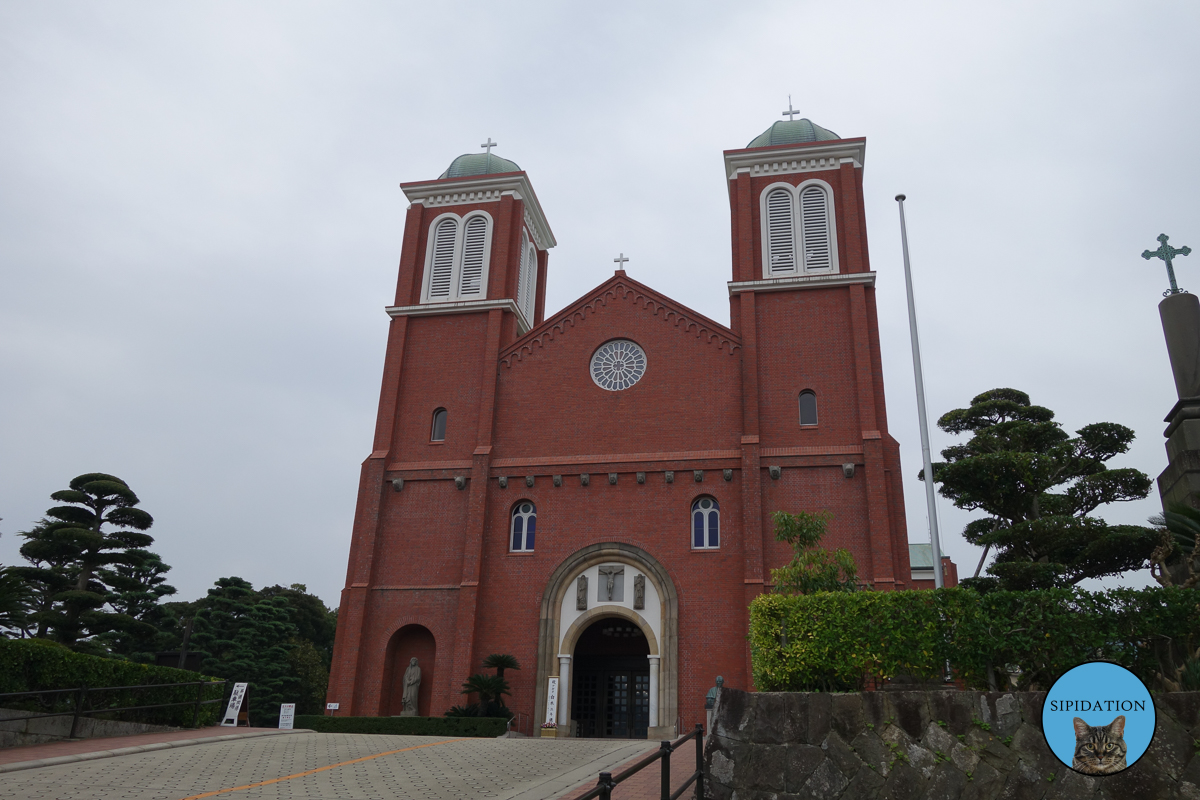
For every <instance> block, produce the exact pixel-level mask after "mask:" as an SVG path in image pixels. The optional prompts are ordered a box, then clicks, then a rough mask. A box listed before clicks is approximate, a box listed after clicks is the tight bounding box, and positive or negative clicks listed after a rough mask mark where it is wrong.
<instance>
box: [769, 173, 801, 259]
mask: <svg viewBox="0 0 1200 800" xmlns="http://www.w3.org/2000/svg"><path fill="white" fill-rule="evenodd" d="M792 208H793V206H792V193H791V192H789V191H788V190H787V189H776V190H775V191H773V192H771V194H770V195H768V196H767V260H768V262H769V263H768V264H767V274H769V275H787V274H790V273H793V272H795V271H796V246H795V224H794V220H793V213H792Z"/></svg>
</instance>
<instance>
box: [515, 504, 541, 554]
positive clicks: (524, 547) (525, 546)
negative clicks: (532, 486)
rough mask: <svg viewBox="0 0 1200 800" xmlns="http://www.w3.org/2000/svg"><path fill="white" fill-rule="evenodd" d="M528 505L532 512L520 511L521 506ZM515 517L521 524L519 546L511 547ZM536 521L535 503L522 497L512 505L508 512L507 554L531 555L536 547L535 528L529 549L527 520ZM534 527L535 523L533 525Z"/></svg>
mask: <svg viewBox="0 0 1200 800" xmlns="http://www.w3.org/2000/svg"><path fill="white" fill-rule="evenodd" d="M526 503H528V504H529V505H530V506H532V507H533V511H531V512H529V513H528V514H526V513H524V512H522V511H521V506H523V505H525V504H526ZM517 517H520V518H521V520H522V522H521V546H520V547H513V546H512V544H513V533H514V530H513V529H514V528H515V527H516V524H517ZM531 517H532V518H533V519H534V520H536V519H537V503H535V502H533V501H532V500H530V499H529V498H528V497H523V498H521V499H520V500H518V501H517V502H515V503H513V505H512V510H511V511H509V512H508V552H510V553H532V552H534V549H535V548H536V547H537V532H536V528H535V532H534V541H533V544H534V546H533V547H529V520H530V518H531ZM535 525H536V523H535Z"/></svg>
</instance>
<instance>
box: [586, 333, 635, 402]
mask: <svg viewBox="0 0 1200 800" xmlns="http://www.w3.org/2000/svg"><path fill="white" fill-rule="evenodd" d="M644 374H646V352H645V351H644V350H642V348H641V347H639V346H637V345H636V344H634V343H633V342H631V341H629V340H628V339H614V340H613V341H611V342H605V343H604V344H603V345H601V346H600V349H599V350H597V351H596V353H595V355H593V356H592V380H594V381H595V382H596V385H597V386H599V387H600V388H601V389H607V390H608V391H610V392H619V391H621V390H622V389H628V388H629V387H630V386H633V385H634V384H635V383H637V382H638V381H640V380H641V379H642V376H643V375H644Z"/></svg>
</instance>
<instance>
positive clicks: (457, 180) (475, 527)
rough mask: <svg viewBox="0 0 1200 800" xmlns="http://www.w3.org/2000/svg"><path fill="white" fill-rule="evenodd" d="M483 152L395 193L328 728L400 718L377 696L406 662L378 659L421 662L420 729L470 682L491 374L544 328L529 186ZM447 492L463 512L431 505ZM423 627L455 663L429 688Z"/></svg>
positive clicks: (441, 658)
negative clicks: (391, 263) (357, 719)
mask: <svg viewBox="0 0 1200 800" xmlns="http://www.w3.org/2000/svg"><path fill="white" fill-rule="evenodd" d="M481 146H482V147H485V148H486V152H485V153H471V154H466V155H462V156H459V157H458V158H456V159H454V161H453V163H451V164H450V167H449V168H448V169H447V170H446V171H445V172H443V173H442V174H441V176H439V177H438V178H437V179H436V180H428V181H416V182H412V183H403V184H401V186H400V188H401V190H402V191H403V192H404V194H405V196H406V197H407V198H408V200H409V201H410V203H411V205H410V206H409V208H408V213H407V217H406V220H405V228H404V239H403V244H402V249H401V256H400V267H399V279H398V281H397V285H396V300H395V305H393V306H392V307H390V308H388V309H387V313H388V315H389V316H390V317H391V327H390V330H389V333H388V344H387V354H386V358H385V362H384V371H383V385H382V387H381V391H380V402H379V411H378V416H377V418H376V424H375V439H374V445H373V447H372V452H371V455H370V456H369V457H368V458H367V459H366V461H364V462H363V465H362V470H361V477H360V483H359V492H358V504H357V509H356V512H355V519H354V532H353V539H352V543H351V550H350V560H349V567H348V569H347V576H346V588H345V589H344V590H343V592H342V599H341V606H340V612H339V622H338V636H337V643H336V646H335V649H334V655H333V663H332V667H331V674H330V680H329V694H328V697H329V698H330V700H331V701H336V702H338V703H339V705H340V708H339V709H338V711H337V712H336V713H337V714H339V715H371V716H374V715H382V716H387V715H390V714H399V713H400V708H401V706H400V703H401V698H400V697H399V693H398V692H395V691H389V690H388V688H385V689H384V691H382V692H380V691H379V687H380V686H384V687H392V686H394V685H395V682H396V680H395V679H396V678H397V677H398V676H399V675H402V674H403V672H404V668H405V666H406V664H400V665H398V666H397V665H396V664H395V663H394V662H395V661H396V660H397V659H396V658H393V654H392V653H391V652H387V653H384V652H377V650H378V648H379V647H380V646H386V647H388V648H390V649H396V650H400V649H403V651H404V652H406V653H417V654H419V655H421V656H422V657H421V658H420V664H421V669H422V670H423V673H424V674H423V676H422V682H421V691H420V695H421V696H420V701H419V704H418V713H419V714H420V715H422V716H424V715H428V714H429V713H430V711H431V709H438V710H439V713H440V709H444V708H447V707H449V706H450V705H452V704H453V703H455V702H459V699H458V698H459V694H458V691H457V689H458V686H457V683H455V682H454V679H453V677H452V676H465V675H468V674H470V671H471V670H470V666H471V665H470V663H469V662H470V658H471V644H472V642H471V639H472V636H473V633H474V628H475V624H474V620H475V618H476V595H477V591H478V588H477V587H478V583H479V570H480V554H481V547H482V539H483V532H484V523H485V520H484V500H485V494H486V490H487V475H488V470H489V465H490V459H491V449H492V437H493V419H494V409H495V392H496V363H497V359H498V355H499V353H500V351H501V350H502V349H504V348H505V347H507V346H508V345H510V344H511V343H512V342H513V341H515V340H516V339H517V338H518V337H519V336H521V335H523V334H524V333H525V332H526V331H528V330H529V329H530V328H532V327H534V326H536V325H537V324H539V323H540V322H541V321H542V317H543V314H544V305H545V286H546V267H547V253H548V251H549V249H550V248H551V247H554V245H555V240H554V234H553V233H552V232H551V230H550V226H549V225H548V224H547V222H546V218H545V215H544V214H543V213H542V208H541V205H540V204H539V203H538V200H537V195H535V194H534V191H533V186H532V185H531V184H530V182H529V177H528V176H527V175H526V174H525V172H523V171H522V170H521V168H520V167H519V166H517V165H516V164H515V163H513V162H512V161H509V160H508V159H505V158H501V157H500V156H498V155H495V154H493V153H492V152H491V148H492V147H493V146H494V143H493V142H492V141H491V139H490V138H489V139H488V142H487V143H486V144H485V145H481ZM394 463H405V464H407V465H409V466H411V465H413V464H423V465H424V466H425V467H426V469H425V470H424V472H427V473H428V474H427V475H425V474H424V472H423V473H422V474H421V475H420V476H419V477H420V478H422V480H411V478H412V477H413V473H412V472H411V471H409V472H406V473H405V474H408V475H409V476H410V482H409V485H408V486H405V481H404V480H403V479H400V478H395V479H393V478H392V476H389V475H388V474H387V472H388V469H389V465H391V464H394ZM447 481H453V483H454V485H455V486H456V488H457V489H458V490H459V491H460V492H464V493H466V494H467V495H469V497H467V498H464V499H465V500H466V502H465V503H459V502H456V503H454V504H452V505H453V507H449V506H447V504H446V503H445V502H444V498H441V497H439V495H438V494H437V487H438V486H439V485H446V482H447ZM452 494H453V493H452ZM450 517H453V519H449V518H450ZM418 621H419V623H420V624H419V625H418V624H416V623H417V622H418ZM408 623H413V624H411V625H408V626H407V627H406V625H407V624H408ZM424 626H429V627H431V628H433V629H434V630H435V633H436V634H437V638H436V648H437V649H438V650H445V649H446V648H451V649H452V650H453V656H452V658H451V659H450V661H449V663H452V665H453V667H452V670H450V671H449V672H450V674H446V675H438V674H435V663H436V664H446V663H448V662H447V660H446V659H445V656H446V655H447V654H446V653H439V654H438V657H437V658H436V659H435V654H434V652H433V648H434V647H435V644H434V640H433V638H432V637H430V635H429V629H428V628H426V627H424ZM409 628H411V635H409V633H407V632H406V631H408V629H409ZM406 637H407V638H406ZM381 643H382V645H381ZM397 669H398V671H399V672H398V675H397V676H393V675H390V674H384V673H385V672H394V671H396V670H397ZM443 671H445V670H444V668H443ZM458 680H459V681H461V680H462V678H461V677H459V678H458Z"/></svg>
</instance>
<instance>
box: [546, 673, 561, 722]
mask: <svg viewBox="0 0 1200 800" xmlns="http://www.w3.org/2000/svg"><path fill="white" fill-rule="evenodd" d="M546 722H547V723H551V722H558V678H550V686H549V688H548V689H547V690H546Z"/></svg>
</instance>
